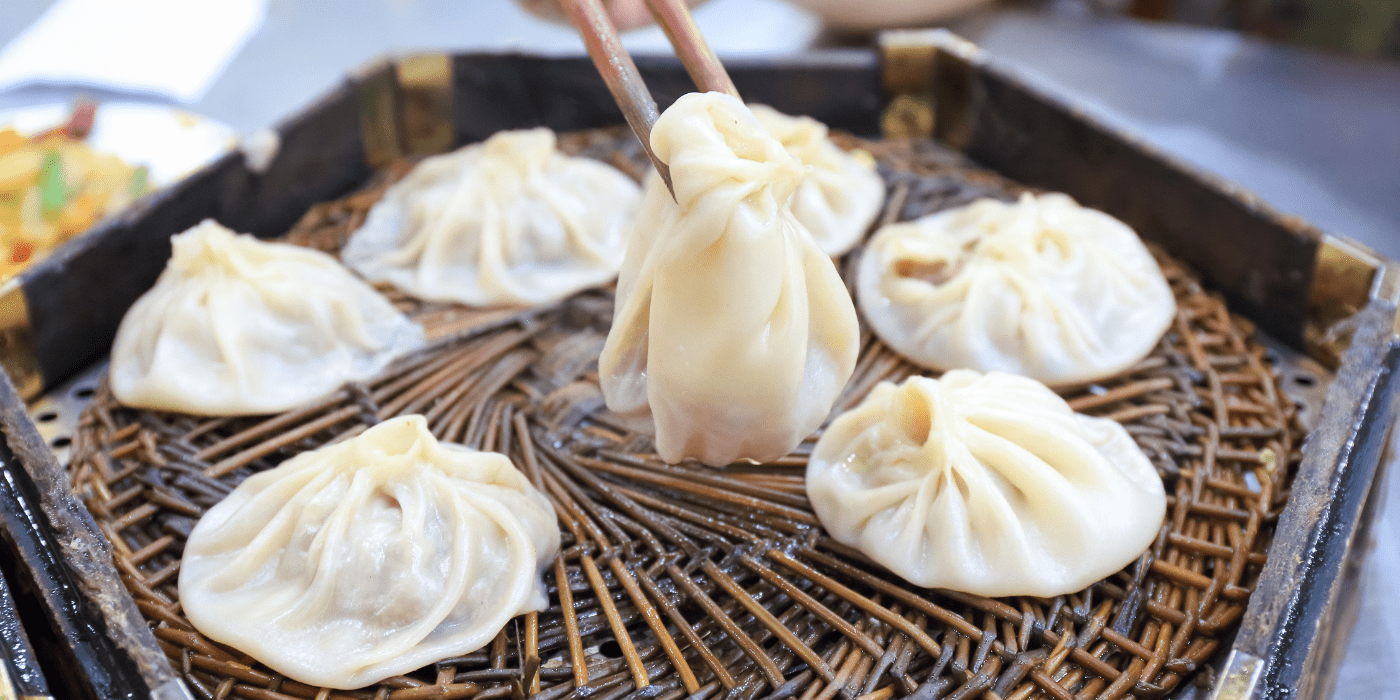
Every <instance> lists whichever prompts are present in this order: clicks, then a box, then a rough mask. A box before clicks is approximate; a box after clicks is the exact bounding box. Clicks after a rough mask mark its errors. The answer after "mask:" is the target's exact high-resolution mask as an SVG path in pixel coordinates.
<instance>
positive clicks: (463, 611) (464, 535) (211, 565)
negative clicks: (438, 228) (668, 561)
mask: <svg viewBox="0 0 1400 700" xmlns="http://www.w3.org/2000/svg"><path fill="white" fill-rule="evenodd" d="M558 551H559V529H558V522H557V520H556V519H555V514H554V509H553V507H552V506H551V504H550V502H549V501H548V500H547V499H546V498H545V497H544V495H543V494H541V493H540V492H539V491H537V490H535V488H534V487H533V486H532V485H531V484H530V482H529V481H528V480H527V479H526V478H525V476H524V475H523V474H521V473H520V472H519V471H517V470H516V469H515V467H514V466H513V465H512V464H511V463H510V460H508V459H507V458H506V457H505V456H504V455H500V454H495V453H490V452H478V451H475V450H469V449H467V448H465V447H461V446H458V445H451V444H441V443H438V441H437V440H436V439H435V438H434V437H433V435H432V433H430V432H428V429H427V422H426V421H425V420H424V419H423V417H422V416H403V417H399V418H394V419H391V420H388V421H385V422H383V423H380V424H379V425H377V426H375V427H372V428H370V429H369V430H366V431H365V432H364V433H363V434H361V435H359V436H357V437H354V438H351V439H350V440H346V441H345V442H342V443H338V444H332V445H327V446H325V447H322V448H320V449H317V450H314V451H312V452H307V453H304V454H301V455H299V456H297V457H294V458H292V459H290V460H288V461H287V462H285V463H283V464H282V465H280V466H278V467H277V468H275V469H271V470H269V471H266V472H262V473H260V474H256V475H254V476H252V477H249V478H248V479H247V480H245V481H244V482H243V483H242V484H239V486H238V488H236V489H234V490H233V493H231V494H229V496H228V497H227V498H225V499H224V500H223V501H221V502H219V504H218V505H216V506H214V507H213V508H211V509H209V512H207V513H206V514H205V515H204V517H203V518H202V519H200V521H199V523H198V524H197V525H196V526H195V528H194V531H193V532H192V533H191V534H190V537H189V540H188V542H187V543H186V545H185V552H184V558H183V563H182V567H181V569H180V580H179V590H180V604H181V605H182V606H183V607H184V610H185V613H186V614H187V615H188V616H189V619H190V622H192V623H194V626H195V627H196V628H197V629H198V630H199V631H200V632H202V633H203V634H205V635H207V636H208V637H209V638H210V639H213V640H215V641H218V642H222V643H224V644H227V645H229V646H232V647H234V648H235V649H238V650H239V651H242V652H245V653H247V654H248V655H250V656H252V657H253V658H255V659H257V660H258V661H261V662H263V663H264V664H267V665H268V666H269V667H271V668H273V669H275V670H277V671H278V672H280V673H283V674H286V675H287V676H288V677H290V678H292V679H295V680H298V681H301V682H303V683H307V684H310V685H313V686H325V687H330V688H359V687H363V686H366V685H369V684H372V683H376V682H378V681H380V680H383V679H384V678H387V677H389V676H393V675H398V674H403V673H408V672H410V671H413V670H416V669H418V668H420V667H422V666H425V665H427V664H431V663H433V662H435V661H438V660H441V659H444V658H447V657H450V656H456V655H460V654H467V653H470V652H472V651H475V650H477V649H480V648H481V647H483V646H485V645H486V644H487V643H489V642H490V641H491V639H492V638H494V637H495V636H496V634H497V633H498V632H500V630H501V628H502V627H503V626H504V625H505V624H506V622H507V621H508V620H510V618H512V617H514V616H516V615H519V614H522V613H526V612H530V611H538V610H543V609H545V607H546V606H547V605H548V598H547V597H546V595H545V589H544V584H543V580H542V578H541V575H542V572H543V570H544V568H545V567H547V566H548V565H549V564H550V563H551V562H552V561H553V560H554V557H555V555H556V554H557V553H558Z"/></svg>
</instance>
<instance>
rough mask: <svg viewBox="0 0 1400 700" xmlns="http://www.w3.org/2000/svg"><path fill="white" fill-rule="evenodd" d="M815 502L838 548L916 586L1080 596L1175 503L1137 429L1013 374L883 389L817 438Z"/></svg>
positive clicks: (810, 477) (810, 490)
mask: <svg viewBox="0 0 1400 700" xmlns="http://www.w3.org/2000/svg"><path fill="white" fill-rule="evenodd" d="M807 495H808V496H809V497H810V498H811V501H812V508H813V509H814V510H815V511H816V513H817V517H818V518H820V519H821V522H822V525H823V526H824V527H825V528H826V530H827V532H829V533H831V536H832V537H834V538H836V540H837V541H839V542H842V543H844V544H847V545H851V546H853V547H857V548H859V549H860V551H862V552H864V553H865V554H866V556H868V557H870V558H871V559H873V560H875V561H876V562H879V563H880V564H882V565H884V566H885V567H886V568H888V569H889V570H890V571H893V572H894V573H896V574H898V575H899V576H900V577H902V578H904V579H905V580H907V581H909V582H910V583H913V584H915V585H918V586H924V587H926V588H949V589H953V590H957V591H965V592H968V593H977V594H980V595H985V596H1012V595H1033V596H1054V595H1059V594H1062V593H1069V592H1073V591H1077V590H1081V589H1083V588H1085V587H1086V586H1088V585H1089V584H1091V583H1093V582H1095V581H1097V580H1099V579H1101V578H1104V577H1105V576H1108V575H1110V574H1113V573H1115V572H1117V571H1119V570H1120V569H1122V568H1123V567H1124V566H1126V565H1128V564H1129V563H1131V562H1132V561H1133V560H1135V559H1136V558H1137V557H1138V555H1140V554H1141V553H1142V552H1143V551H1144V550H1146V549H1147V547H1148V545H1150V544H1151V543H1152V541H1153V540H1154V539H1155V538H1156V536H1157V531H1158V529H1159V528H1161V526H1162V518H1163V516H1164V515H1165V513H1166V495H1165V492H1164V491H1163V488H1162V481H1161V479H1160V478H1159V477H1158V476H1157V472H1156V470H1155V469H1154V468H1153V467H1152V464H1151V463H1150V462H1149V461H1148V459H1147V457H1146V456H1145V455H1143V453H1142V451H1141V450H1140V449H1139V448H1138V446H1137V444H1136V443H1134V442H1133V439H1132V438H1131V437H1129V435H1128V432H1127V431H1126V430H1125V429H1124V428H1123V427H1122V426H1121V425H1119V424H1118V423H1117V422H1115V421H1113V420H1110V419H1107V418H1093V417H1090V416H1086V415H1083V414H1079V413H1075V412H1074V411H1073V410H1071V409H1070V407H1069V405H1068V404H1066V403H1065V401H1064V400H1063V399H1061V398H1060V397H1059V396H1057V395H1056V394H1055V393H1054V392H1053V391H1051V390H1050V389H1048V388H1046V386H1045V385H1044V384H1041V383H1040V382H1037V381H1035V380H1032V379H1027V378H1025V377H1020V376H1016V375H1012V374H1005V373H1001V372H991V373H988V374H986V375H983V374H979V373H977V372H973V371H971V370H955V371H952V372H948V373H947V374H945V375H943V377H942V378H941V379H931V378H928V377H922V376H913V377H910V378H909V379H907V380H905V381H904V383H903V384H900V385H898V386H896V385H895V384H892V383H890V382H882V383H880V384H878V385H876V387H875V388H874V389H873V390H872V391H871V392H870V395H869V396H868V397H866V399H865V401H863V402H862V403H861V404H860V405H859V406H857V407H856V408H854V409H852V410H850V411H848V412H846V413H843V414H841V415H840V416H839V417H837V418H836V419H835V420H834V421H832V423H831V425H830V426H828V427H827V429H826V431H825V432H824V433H823V434H822V437H821V439H820V440H819V441H818V442H817V446H816V449H815V450H814V451H813V453H812V457H811V460H810V461H809V462H808V466H807Z"/></svg>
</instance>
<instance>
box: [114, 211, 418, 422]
mask: <svg viewBox="0 0 1400 700" xmlns="http://www.w3.org/2000/svg"><path fill="white" fill-rule="evenodd" d="M171 246H172V248H173V251H172V255H171V258H170V262H169V263H167V264H166V268H165V271H164V272H162V273H161V276H160V278H159V279H158V280H156V284H155V286H154V287H152V288H151V289H150V291H148V292H146V293H145V294H144V295H142V296H141V298H140V299H138V300H137V301H136V303H135V304H133V305H132V307H131V309H130V310H128V311H127V313H126V316H124V317H123V318H122V322H121V326H120V327H119V328H118V329H117V338H116V341H115V342H114V343H113V345H112V368H111V371H110V373H109V377H110V381H111V385H112V393H113V394H115V395H116V397H117V399H118V400H120V401H121V402H122V403H124V404H126V405H128V406H133V407H137V408H150V409H155V410H159V411H178V412H182V413H195V414H201V415H215V416H226V415H247V414H260V413H275V412H277V411H284V410H287V409H289V408H293V407H296V406H299V405H302V404H305V403H308V402H311V401H314V400H316V399H318V398H321V397H323V396H326V395H327V394H330V393H331V392H333V391H335V390H337V389H339V388H340V387H341V386H343V385H344V384H345V383H346V382H349V381H356V380H361V379H368V378H369V377H371V376H373V375H374V374H375V373H377V372H379V371H380V370H381V369H383V368H384V367H385V366H387V365H388V364H389V362H390V361H391V360H393V359H394V358H395V357H398V356H399V355H402V354H404V353H406V352H409V351H411V350H414V349H416V348H419V347H421V346H422V345H423V329H422V328H420V327H419V326H418V324H416V323H413V322H412V321H409V320H408V318H407V317H405V316H404V315H403V314H402V313H400V312H399V311H398V309H396V308H394V305H393V304H391V303H390V302H389V300H388V299H385V298H384V296H383V295H382V294H380V293H379V292H377V291H375V289H374V288H373V287H370V286H369V285H368V284H365V283H364V282H363V281H361V280H360V279H359V278H357V277H355V276H354V275H353V274H351V273H350V271H349V270H346V269H345V268H344V267H342V266H341V264H340V263H339V262H336V260H335V258H332V257H330V256H329V255H326V254H325V253H321V252H318V251H314V250H310V249H307V248H301V247H298V246H294V245H288V244H284V243H267V242H263V241H259V240H257V239H256V238H253V237H252V236H250V235H246V234H244V235H237V234H235V233H234V232H232V231H230V230H228V229H227V228H224V227H223V226H221V225H219V224H218V223H217V222H215V221H213V220H207V221H205V222H204V223H202V224H200V225H198V226H196V227H194V228H192V229H190V230H188V231H185V232H184V233H181V234H178V235H176V236H174V237H173V238H171Z"/></svg>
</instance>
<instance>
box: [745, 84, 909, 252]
mask: <svg viewBox="0 0 1400 700" xmlns="http://www.w3.org/2000/svg"><path fill="white" fill-rule="evenodd" d="M749 107H750V108H751V109H752V110H753V115H754V116H755V117H757V118H758V122H759V123H760V124H762V125H763V128H765V129H767V130H768V133H770V134H772V135H773V138H776V139H778V141H779V142H781V143H782V144H783V148H785V149H787V152H788V153H790V154H792V156H793V157H794V158H797V159H798V160H800V161H802V164H803V165H806V166H808V168H809V171H808V173H807V177H805V178H803V180H802V184H800V185H798V186H797V191H796V192H794V193H793V195H792V198H791V199H789V200H788V206H790V207H792V213H793V216H796V217H797V221H798V222H799V223H801V224H802V226H803V227H804V228H806V229H807V231H808V232H810V233H811V234H812V238H814V239H816V241H817V245H819V246H821V249H822V252H824V253H826V254H827V255H830V256H832V257H837V256H840V255H844V254H846V252H847V251H849V250H850V249H851V248H853V247H854V246H855V244H856V243H858V242H859V241H860V239H861V236H862V235H864V234H865V231H866V229H868V228H870V224H871V222H873V221H875V216H876V215H877V214H879V213H880V205H882V204H884V203H885V181H884V180H883V179H882V178H881V177H880V174H879V173H877V172H876V171H875V160H874V159H873V158H870V157H868V156H867V157H866V158H861V157H860V156H858V155H856V154H853V153H847V152H846V151H844V150H842V149H841V147H840V146H837V145H836V144H835V143H832V141H831V138H830V137H828V135H827V126H826V125H825V124H823V123H821V122H819V121H817V120H815V119H813V118H811V117H791V116H788V115H786V114H783V113H782V112H779V111H778V110H776V109H773V108H772V107H769V106H767V105H749Z"/></svg>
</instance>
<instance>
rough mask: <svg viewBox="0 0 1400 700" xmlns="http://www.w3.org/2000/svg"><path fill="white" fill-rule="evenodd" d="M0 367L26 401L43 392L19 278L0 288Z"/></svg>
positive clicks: (27, 311)
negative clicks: (0, 366) (2, 367)
mask: <svg viewBox="0 0 1400 700" xmlns="http://www.w3.org/2000/svg"><path fill="white" fill-rule="evenodd" d="M0 365H3V366H4V368H5V372H6V373H7V374H9V375H10V381H11V382H13V383H14V385H15V390H16V391H18V392H19V395H20V397H21V398H23V399H24V400H25V401H29V400H31V399H34V398H37V397H38V396H39V394H41V393H43V391H44V373H43V371H42V370H41V369H40V368H39V358H38V357H36V356H35V355H34V334H33V331H32V330H31V328H30V324H29V301H28V299H27V298H26V297H25V294H24V286H23V285H22V284H21V283H20V280H19V278H12V279H10V280H9V281H8V282H6V283H5V284H4V286H2V287H0Z"/></svg>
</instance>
